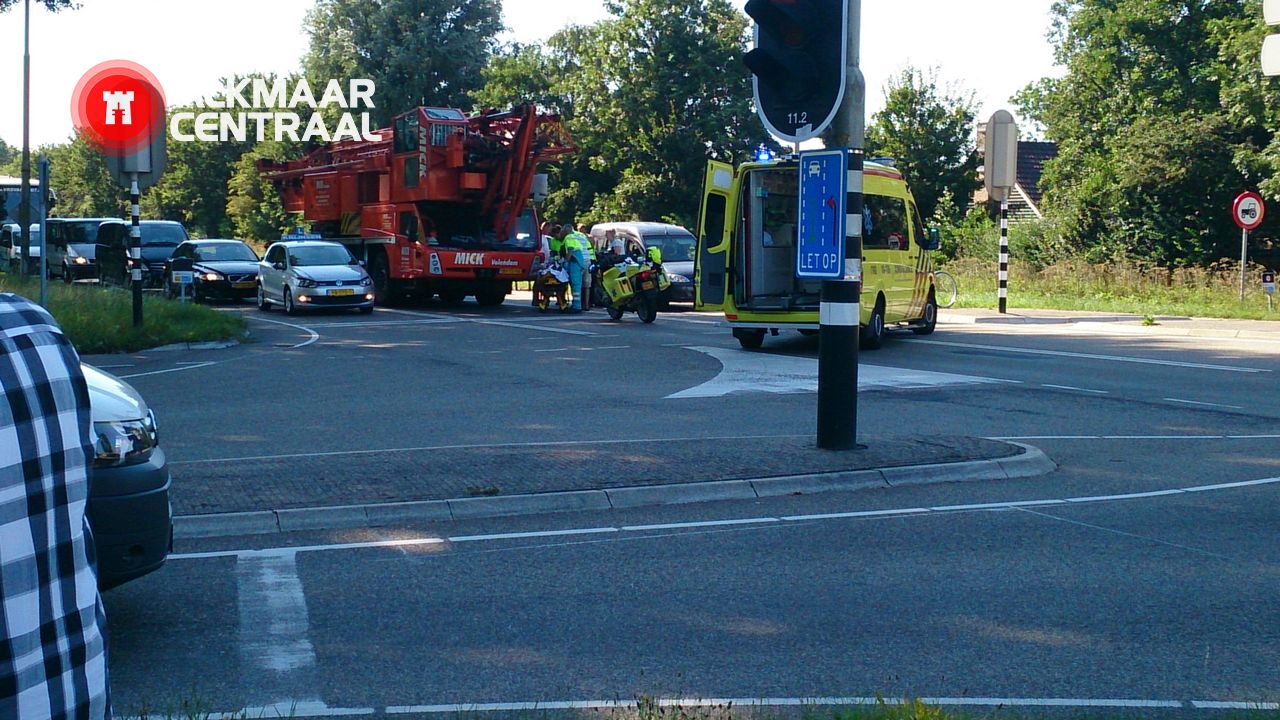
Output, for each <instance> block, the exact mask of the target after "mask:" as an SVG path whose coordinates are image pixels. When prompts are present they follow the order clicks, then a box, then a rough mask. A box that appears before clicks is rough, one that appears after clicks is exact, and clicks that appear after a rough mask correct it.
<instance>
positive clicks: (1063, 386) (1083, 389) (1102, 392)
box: [1041, 383, 1111, 395]
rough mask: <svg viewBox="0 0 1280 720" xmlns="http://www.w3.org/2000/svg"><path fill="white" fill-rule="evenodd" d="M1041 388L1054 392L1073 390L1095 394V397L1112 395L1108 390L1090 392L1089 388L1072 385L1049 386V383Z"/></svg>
mask: <svg viewBox="0 0 1280 720" xmlns="http://www.w3.org/2000/svg"><path fill="white" fill-rule="evenodd" d="M1041 387H1047V388H1053V389H1054V390H1071V391H1073V392H1082V393H1093V394H1095V395H1110V394H1111V393H1110V392H1109V391H1107V390H1090V389H1089V388H1082V387H1072V386H1070V385H1050V384H1048V383H1045V384H1044V385H1041Z"/></svg>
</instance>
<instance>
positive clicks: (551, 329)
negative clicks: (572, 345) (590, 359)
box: [471, 320, 599, 337]
mask: <svg viewBox="0 0 1280 720" xmlns="http://www.w3.org/2000/svg"><path fill="white" fill-rule="evenodd" d="M471 322H473V323H475V324H477V325H500V326H503V327H513V328H520V329H521V330H539V331H541V332H549V333H561V334H563V335H580V336H583V337H594V336H597V335H599V333H593V332H587V331H586V330H570V329H569V328H558V327H548V326H546V325H534V324H532V323H527V322H524V323H521V322H512V321H510V320H472V321H471Z"/></svg>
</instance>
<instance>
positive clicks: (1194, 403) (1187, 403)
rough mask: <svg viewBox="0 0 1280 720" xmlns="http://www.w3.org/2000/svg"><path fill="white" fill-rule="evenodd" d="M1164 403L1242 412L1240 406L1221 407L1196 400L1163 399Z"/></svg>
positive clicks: (1218, 404)
mask: <svg viewBox="0 0 1280 720" xmlns="http://www.w3.org/2000/svg"><path fill="white" fill-rule="evenodd" d="M1164 400H1165V402H1172V403H1182V404H1183V405H1197V406H1199V407H1217V408H1227V409H1229V410H1243V409H1244V406H1242V405H1223V404H1221V403H1211V402H1200V401H1198V400H1180V399H1178V398H1164Z"/></svg>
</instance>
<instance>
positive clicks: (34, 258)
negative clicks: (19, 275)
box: [0, 223, 63, 277]
mask: <svg viewBox="0 0 1280 720" xmlns="http://www.w3.org/2000/svg"><path fill="white" fill-rule="evenodd" d="M18 227H19V226H18V225H17V224H16V223H9V224H7V225H5V226H4V227H3V228H0V249H2V251H3V254H4V258H5V259H6V261H7V262H6V263H5V264H4V268H5V269H8V270H9V271H11V272H18V270H19V268H20V267H21V265H20V262H21V259H22V233H21V232H20V231H19V230H18ZM30 236H31V240H30V243H31V257H30V258H29V259H28V260H27V263H26V268H27V269H26V274H28V275H36V274H37V273H39V272H40V253H41V250H40V248H41V242H40V237H41V236H40V223H32V224H31V232H30ZM62 256H63V252H62V250H61V249H59V248H57V247H54V248H51V249H50V253H49V263H50V265H49V267H48V268H46V269H45V272H46V273H47V274H48V277H54V276H55V275H56V274H57V270H56V268H58V267H60V264H61V262H62Z"/></svg>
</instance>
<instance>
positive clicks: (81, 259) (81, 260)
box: [75, 255, 89, 265]
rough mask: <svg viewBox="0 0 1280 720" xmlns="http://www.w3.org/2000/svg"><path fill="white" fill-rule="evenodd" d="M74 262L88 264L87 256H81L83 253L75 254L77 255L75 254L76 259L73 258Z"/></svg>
mask: <svg viewBox="0 0 1280 720" xmlns="http://www.w3.org/2000/svg"><path fill="white" fill-rule="evenodd" d="M75 263H76V264H77V265H88V264H89V259H88V258H86V257H85V256H83V255H77V256H76V259H75Z"/></svg>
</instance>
